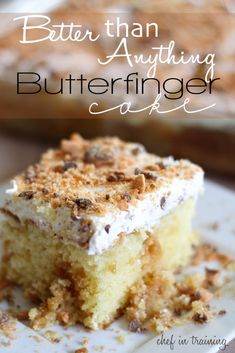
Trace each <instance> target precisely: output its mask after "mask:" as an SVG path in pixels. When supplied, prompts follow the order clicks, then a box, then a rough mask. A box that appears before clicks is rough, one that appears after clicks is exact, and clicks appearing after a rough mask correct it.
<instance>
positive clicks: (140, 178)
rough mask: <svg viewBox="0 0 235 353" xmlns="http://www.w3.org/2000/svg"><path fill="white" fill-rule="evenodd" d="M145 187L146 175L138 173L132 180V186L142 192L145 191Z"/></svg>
mask: <svg viewBox="0 0 235 353" xmlns="http://www.w3.org/2000/svg"><path fill="white" fill-rule="evenodd" d="M145 187H146V185H145V176H144V175H143V174H139V175H137V176H136V177H135V179H134V180H133V182H132V188H133V189H136V190H137V191H138V192H139V193H141V194H142V193H143V192H144V191H145Z"/></svg>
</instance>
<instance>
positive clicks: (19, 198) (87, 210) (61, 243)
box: [1, 135, 203, 329]
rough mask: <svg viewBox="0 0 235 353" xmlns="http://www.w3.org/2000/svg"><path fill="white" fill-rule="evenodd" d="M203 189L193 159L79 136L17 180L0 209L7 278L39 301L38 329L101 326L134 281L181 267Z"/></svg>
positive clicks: (126, 297)
mask: <svg viewBox="0 0 235 353" xmlns="http://www.w3.org/2000/svg"><path fill="white" fill-rule="evenodd" d="M202 186H203V171H202V169H201V168H200V167H198V166H196V165H194V164H192V163H190V162H189V161H187V160H178V161H174V159H173V158H171V157H169V158H160V157H158V156H155V155H152V154H149V153H147V152H146V151H145V149H144V147H143V146H142V145H139V144H136V143H126V142H123V141H121V140H119V139H118V138H109V137H107V138H97V139H95V140H91V141H87V140H84V139H82V138H81V137H80V136H79V135H72V136H71V138H70V139H69V140H63V141H62V142H61V146H60V148H59V149H56V150H49V151H47V152H46V153H45V154H44V155H43V156H42V158H41V161H40V162H39V163H38V164H35V165H33V166H30V167H29V168H28V169H27V170H26V171H25V172H24V173H23V174H21V175H19V176H16V177H15V179H14V181H13V187H12V188H11V189H8V190H7V191H6V194H7V196H6V201H5V205H4V207H3V208H2V209H1V212H2V214H3V216H4V220H3V221H2V224H1V233H2V237H3V240H4V256H3V273H4V276H5V278H6V279H7V280H10V281H12V282H13V283H17V284H19V285H21V286H22V287H23V289H24V291H25V294H26V295H27V296H29V297H30V298H32V299H37V300H39V301H40V304H39V306H38V307H37V308H34V309H32V310H31V311H30V312H29V317H30V319H31V322H32V326H33V327H34V328H36V329H39V328H41V327H44V326H46V325H48V324H51V323H54V322H61V323H62V324H65V325H68V324H73V323H75V322H81V323H83V324H84V325H85V326H86V327H89V328H92V329H98V328H102V327H105V326H106V325H108V324H110V323H111V322H112V321H113V320H114V319H115V318H117V317H118V316H119V315H120V314H121V313H122V311H123V309H124V308H125V307H126V306H127V305H128V302H129V300H130V293H131V289H132V288H133V286H135V285H136V283H138V281H143V280H144V278H145V277H147V276H148V275H149V274H150V275H154V276H156V275H157V274H158V273H161V271H166V270H168V271H172V272H173V271H175V270H177V269H178V268H179V267H181V266H185V265H186V264H187V262H188V260H189V258H190V256H191V254H192V246H193V245H194V244H195V243H196V242H197V238H196V236H195V234H194V232H193V231H192V227H191V220H192V216H193V213H194V206H195V200H196V199H197V196H198V194H199V192H200V191H201V190H202Z"/></svg>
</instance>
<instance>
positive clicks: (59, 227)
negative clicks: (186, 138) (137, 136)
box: [6, 170, 203, 255]
mask: <svg viewBox="0 0 235 353" xmlns="http://www.w3.org/2000/svg"><path fill="white" fill-rule="evenodd" d="M12 183H13V187H12V188H11V189H8V190H7V191H6V193H7V194H8V195H9V199H8V202H7V208H8V209H9V210H10V211H11V212H12V213H14V214H16V215H17V216H18V217H19V218H20V219H21V220H22V221H24V220H27V219H31V220H32V221H33V222H35V224H36V225H37V226H38V228H39V229H41V230H43V231H46V232H50V233H52V234H56V235H58V236H62V237H63V239H65V240H68V241H72V242H73V243H75V244H76V243H78V239H79V232H78V229H79V222H78V221H74V220H72V219H71V215H70V211H69V210H68V209H66V208H57V209H53V208H52V207H51V206H50V204H47V205H45V204H43V203H42V202H41V201H40V200H38V199H36V198H35V199H32V200H24V199H20V200H19V199H18V198H17V202H14V198H13V199H11V197H12V195H14V194H16V193H17V184H16V182H15V181H13V182H12ZM202 188H203V172H202V171H201V170H198V172H196V173H195V174H194V176H193V177H192V178H191V179H187V180H186V179H180V178H177V177H175V178H174V179H173V180H172V181H169V183H168V184H167V186H165V187H162V188H160V189H159V190H157V191H155V192H151V193H148V194H146V195H145V197H144V198H143V200H138V201H137V205H136V206H133V205H130V206H129V208H128V210H127V211H123V210H120V209H118V208H116V209H112V210H110V211H108V212H107V213H106V214H105V215H104V216H97V215H89V216H84V217H83V216H82V215H81V216H82V217H83V218H85V217H88V218H89V219H90V220H91V221H92V223H93V226H94V234H93V235H92V237H91V238H90V241H89V245H88V248H87V251H88V254H89V255H97V254H101V253H102V252H103V251H105V250H107V249H108V248H110V247H111V246H112V245H113V243H114V242H115V241H116V240H117V239H118V237H119V235H120V233H122V232H124V233H131V232H133V231H135V230H137V229H140V228H141V229H144V230H145V231H151V229H152V228H153V227H154V226H156V225H157V224H158V223H159V221H160V219H161V218H162V217H163V216H165V215H166V214H168V213H169V212H170V211H171V210H172V209H174V208H175V207H177V205H178V204H179V203H180V202H181V201H183V200H186V199H189V198H197V196H198V194H199V193H200V191H201V190H202ZM162 197H165V198H166V202H165V204H164V207H161V199H162ZM106 225H109V226H110V227H109V232H108V233H107V231H106V230H105V226H106ZM106 229H107V228H106Z"/></svg>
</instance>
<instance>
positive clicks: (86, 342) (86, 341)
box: [82, 337, 90, 346]
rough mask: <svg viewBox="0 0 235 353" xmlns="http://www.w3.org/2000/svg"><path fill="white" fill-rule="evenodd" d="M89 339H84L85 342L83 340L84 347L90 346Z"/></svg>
mask: <svg viewBox="0 0 235 353" xmlns="http://www.w3.org/2000/svg"><path fill="white" fill-rule="evenodd" d="M89 342H90V341H89V339H88V338H87V337H84V338H83V340H82V345H83V346H87V345H88V344H89Z"/></svg>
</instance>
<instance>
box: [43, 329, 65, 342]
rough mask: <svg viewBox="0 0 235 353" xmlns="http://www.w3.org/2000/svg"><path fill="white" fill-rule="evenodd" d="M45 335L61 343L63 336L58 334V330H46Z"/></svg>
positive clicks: (52, 340)
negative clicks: (60, 336)
mask: <svg viewBox="0 0 235 353" xmlns="http://www.w3.org/2000/svg"><path fill="white" fill-rule="evenodd" d="M43 336H44V337H45V338H46V339H48V340H49V341H50V342H51V343H59V342H60V341H61V338H59V337H58V336H57V332H55V331H52V330H48V331H46V332H45V333H44V334H43Z"/></svg>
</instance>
